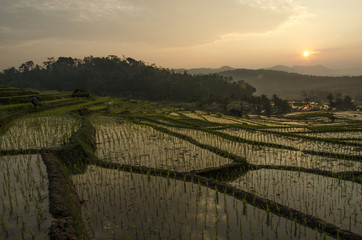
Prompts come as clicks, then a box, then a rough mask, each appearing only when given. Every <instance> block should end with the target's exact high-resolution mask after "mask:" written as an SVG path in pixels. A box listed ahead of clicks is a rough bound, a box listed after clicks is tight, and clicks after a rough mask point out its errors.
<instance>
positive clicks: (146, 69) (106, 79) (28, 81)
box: [0, 55, 255, 101]
mask: <svg viewBox="0 0 362 240" xmlns="http://www.w3.org/2000/svg"><path fill="white" fill-rule="evenodd" d="M0 84H2V85H9V86H14V87H21V88H35V89H42V90H46V89H54V90H59V91H72V90H74V89H77V88H84V89H86V90H88V91H90V92H91V93H93V94H96V95H100V96H104V95H107V96H115V97H130V98H137V99H148V100H165V101H201V100H204V99H208V98H210V96H213V97H215V99H216V100H222V99H225V98H227V99H232V100H237V99H242V98H245V97H250V96H252V94H253V93H254V92H255V88H253V87H252V86H250V85H249V84H246V83H245V82H243V81H238V82H233V81H232V79H231V78H229V77H224V76H221V75H218V74H209V75H191V74H188V73H187V72H184V73H175V72H174V71H173V70H170V69H166V68H161V67H157V66H155V65H154V64H151V65H148V64H145V63H144V62H143V61H137V60H134V59H132V58H123V59H121V58H119V57H117V56H113V55H111V56H108V57H92V56H89V57H85V58H83V59H76V58H71V57H59V58H58V59H57V60H55V59H54V58H48V60H47V61H45V62H44V63H43V65H41V66H40V65H37V64H34V62H33V61H28V62H25V63H23V64H21V65H20V66H19V67H18V68H15V67H11V68H8V69H5V70H3V71H2V73H1V75H0Z"/></svg>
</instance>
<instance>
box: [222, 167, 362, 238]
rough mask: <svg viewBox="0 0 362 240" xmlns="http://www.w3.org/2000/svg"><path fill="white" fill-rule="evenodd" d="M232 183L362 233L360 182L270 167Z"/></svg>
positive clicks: (361, 193)
mask: <svg viewBox="0 0 362 240" xmlns="http://www.w3.org/2000/svg"><path fill="white" fill-rule="evenodd" d="M229 184H230V185H232V186H234V187H237V188H239V189H242V190H245V191H248V192H252V193H255V194H257V195H259V196H261V197H263V198H267V199H270V200H273V201H275V202H277V203H280V204H283V205H286V206H289V207H291V208H294V209H296V210H299V211H302V212H304V213H307V214H310V215H314V216H316V217H319V218H321V219H323V220H325V221H326V222H328V223H332V224H334V225H336V226H339V227H340V228H343V229H346V230H349V231H352V232H355V233H357V234H359V235H362V188H361V184H358V183H353V182H349V181H343V180H338V179H335V178H330V177H324V176H319V175H314V174H309V173H302V172H301V173H298V172H291V171H283V170H271V169H261V170H256V171H249V172H248V173H246V174H245V175H243V176H241V177H240V178H239V179H237V180H235V181H233V182H230V183H229Z"/></svg>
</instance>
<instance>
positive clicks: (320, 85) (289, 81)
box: [220, 66, 362, 100]
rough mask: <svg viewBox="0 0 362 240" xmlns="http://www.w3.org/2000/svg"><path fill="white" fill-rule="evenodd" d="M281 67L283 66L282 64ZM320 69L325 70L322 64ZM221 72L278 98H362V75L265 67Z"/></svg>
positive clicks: (260, 91)
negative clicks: (337, 96)
mask: <svg viewBox="0 0 362 240" xmlns="http://www.w3.org/2000/svg"><path fill="white" fill-rule="evenodd" d="M278 68H279V69H282V68H283V66H282V67H278ZM317 68H319V69H323V66H322V67H317ZM325 71H327V70H325ZM220 74H221V75H224V76H228V77H233V79H234V81H238V80H244V81H245V82H247V83H248V84H250V85H252V86H253V87H255V88H256V93H255V94H256V95H261V94H265V95H267V96H272V95H273V94H277V95H278V96H279V97H282V98H288V99H304V98H305V97H309V98H313V99H315V100H317V99H319V100H326V96H327V95H328V93H329V92H330V93H333V94H336V93H341V94H342V95H349V96H351V97H353V98H362V93H361V86H362V76H354V77H350V76H342V77H341V76H340V77H331V76H329V77H326V76H312V75H302V74H298V73H290V72H285V71H280V70H278V71H276V70H265V69H259V70H251V69H235V70H229V71H225V72H221V73H220Z"/></svg>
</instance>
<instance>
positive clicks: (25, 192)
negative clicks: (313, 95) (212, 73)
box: [0, 86, 362, 240]
mask: <svg viewBox="0 0 362 240" xmlns="http://www.w3.org/2000/svg"><path fill="white" fill-rule="evenodd" d="M32 95H36V96H38V98H39V99H40V101H39V104H38V106H37V110H34V108H33V106H32V104H31V102H30V100H29V99H30V98H31V96H32ZM0 104H1V105H0V124H1V125H0V127H1V128H0V154H1V155H0V168H1V170H0V179H1V180H0V209H1V211H0V239H4V240H5V239H355V240H357V239H362V187H361V182H362V120H361V113H360V112H357V111H354V112H353V113H349V112H336V111H335V112H330V113H328V114H329V115H328V116H329V117H330V114H332V115H333V114H334V116H337V115H338V119H337V120H336V121H333V122H331V120H330V119H329V118H328V116H325V115H324V114H323V113H318V112H317V113H314V115H313V114H312V113H304V112H298V113H291V114H285V115H281V116H272V117H265V116H257V115H250V116H247V117H246V116H244V117H237V116H231V115H224V114H221V113H216V112H208V111H204V110H196V109H193V110H190V109H186V108H181V107H176V106H171V105H166V104H162V103H158V102H152V101H144V100H135V99H131V98H114V97H96V96H88V97H74V96H72V93H71V92H57V91H38V90H31V89H20V88H13V87H8V86H1V88H0ZM298 114H299V115H303V114H304V115H303V116H302V117H299V115H298ZM308 114H309V115H308Z"/></svg>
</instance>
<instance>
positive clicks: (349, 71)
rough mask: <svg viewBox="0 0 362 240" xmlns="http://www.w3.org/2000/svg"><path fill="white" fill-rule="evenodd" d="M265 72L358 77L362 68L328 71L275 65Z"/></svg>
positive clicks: (311, 66)
mask: <svg viewBox="0 0 362 240" xmlns="http://www.w3.org/2000/svg"><path fill="white" fill-rule="evenodd" d="M266 69H267V70H276V71H283V72H289V73H299V74H304V75H314V76H358V75H362V68H360V69H359V68H355V69H330V68H327V67H325V66H323V65H309V66H298V65H297V66H293V67H288V66H284V65H276V66H273V67H271V68H266Z"/></svg>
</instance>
